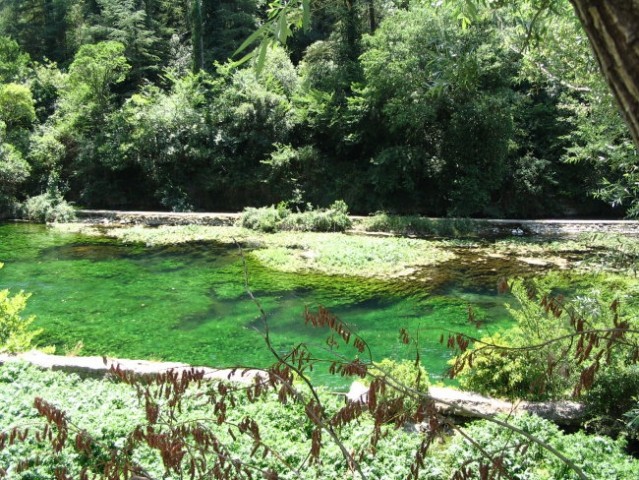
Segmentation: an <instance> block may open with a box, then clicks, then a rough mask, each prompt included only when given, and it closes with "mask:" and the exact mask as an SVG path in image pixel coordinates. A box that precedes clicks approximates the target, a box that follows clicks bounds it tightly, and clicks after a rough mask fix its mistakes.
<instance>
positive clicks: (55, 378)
mask: <svg viewBox="0 0 639 480" xmlns="http://www.w3.org/2000/svg"><path fill="white" fill-rule="evenodd" d="M209 388H210V387H209V386H207V385H201V386H199V387H198V386H191V387H189V388H188V389H187V390H186V391H185V394H184V395H183V396H182V398H183V405H182V409H180V410H179V411H178V410H175V416H174V417H173V418H170V417H169V416H167V413H168V412H169V411H171V408H170V406H169V404H167V403H165V402H163V401H161V400H160V401H159V403H158V405H159V411H158V417H157V418H158V421H154V419H153V415H151V414H150V413H149V409H148V406H147V407H145V403H144V401H140V400H139V399H138V398H137V397H136V395H135V392H134V390H133V388H131V387H129V386H127V385H125V384H122V383H113V382H112V381H97V380H80V379H79V378H78V377H76V376H75V375H65V374H62V373H59V372H44V371H39V370H37V369H35V368H34V367H30V366H27V365H25V364H18V363H11V364H6V365H4V366H0V400H1V401H0V432H3V433H5V432H9V431H10V430H11V429H12V428H13V427H20V428H24V427H27V426H28V427H29V428H30V431H31V434H30V435H27V438H25V439H24V440H23V441H16V442H12V444H11V445H9V442H6V443H5V447H4V449H0V469H2V470H4V471H5V472H6V474H7V475H6V478H8V479H10V480H14V479H25V478H32V479H45V478H53V477H54V476H55V475H56V474H55V472H56V470H59V469H60V468H65V469H66V470H67V471H68V472H69V474H70V477H71V478H78V476H79V472H80V470H81V469H82V468H85V467H86V468H87V469H88V471H89V472H90V473H94V474H98V475H99V472H100V469H101V468H103V467H104V463H105V461H108V460H109V458H110V455H111V454H112V453H113V452H120V453H121V452H123V451H124V450H123V449H124V446H125V445H126V443H127V438H128V437H129V435H130V434H131V433H132V432H133V431H135V430H136V428H137V427H141V428H142V429H143V431H144V430H145V429H146V427H147V426H148V425H149V424H153V425H154V429H155V431H156V432H158V433H160V432H165V433H166V432H167V431H169V429H170V428H172V427H177V426H180V425H184V426H187V425H198V426H200V427H201V428H202V429H206V431H207V432H208V433H209V434H213V435H215V436H216V438H217V439H218V440H219V444H217V445H223V448H225V449H228V450H227V455H228V460H229V461H240V462H246V463H249V464H251V465H252V466H253V467H255V468H257V469H259V470H264V469H267V468H268V469H271V470H273V471H274V472H276V473H277V475H278V478H281V479H293V478H295V479H298V478H299V479H302V480H305V479H308V480H310V479H347V478H359V476H358V475H356V474H355V475H354V474H353V473H352V471H350V469H349V468H348V466H347V465H346V462H345V461H344V459H343V457H342V455H341V453H340V451H339V449H338V448H337V446H336V445H335V444H334V443H333V442H331V441H330V439H329V438H328V436H325V437H324V438H323V442H322V449H321V451H320V454H319V459H318V460H319V461H318V462H314V463H309V462H308V454H309V451H310V448H311V443H312V440H311V438H312V432H313V430H314V426H313V424H312V423H311V422H310V421H309V420H308V418H307V417H306V416H305V415H304V407H303V405H300V404H297V403H295V402H293V401H290V402H289V403H288V404H286V405H283V404H282V403H281V402H280V401H278V400H277V395H276V394H275V393H272V394H267V395H265V396H264V397H263V398H262V399H260V400H258V401H255V402H251V401H249V400H248V398H247V395H245V394H244V393H238V394H237V396H236V401H235V405H234V406H233V407H232V408H228V410H226V418H225V421H224V422H222V424H220V425H218V422H217V421H216V419H217V418H218V414H219V411H216V407H215V405H214V404H213V403H214V402H212V401H211V399H210V397H209V393H210V391H209ZM150 389H151V391H153V389H154V387H153V386H151V387H150ZM218 390H219V389H218ZM302 394H303V395H306V394H305V393H304V391H303V390H302ZM319 394H320V398H321V400H322V402H323V403H324V405H325V407H326V409H327V413H328V414H329V415H330V414H332V413H335V412H337V410H338V409H339V408H341V406H342V405H343V404H342V400H341V399H340V398H338V397H336V396H334V395H331V394H330V393H328V392H326V391H320V392H319ZM36 396H37V397H41V398H42V399H44V400H45V401H47V402H48V403H49V404H51V405H53V406H55V408H57V409H60V410H61V411H64V412H65V415H66V420H67V421H68V422H69V425H70V427H69V430H68V434H69V437H68V438H69V441H66V442H64V447H63V448H61V449H60V451H59V452H57V453H55V452H53V451H52V447H51V446H50V445H48V442H47V441H43V440H42V439H37V438H35V435H34V432H35V431H37V430H38V429H41V428H42V427H43V425H44V420H43V419H42V417H41V416H40V415H39V414H38V412H37V411H36V409H35V408H34V407H33V404H34V399H35V397H36ZM150 416H151V419H149V418H150ZM246 418H250V419H252V420H254V421H255V424H256V425H258V426H259V431H260V441H261V444H262V445H263V447H260V449H259V454H258V455H255V452H254V451H253V449H254V446H255V445H254V442H253V439H252V438H251V433H250V431H246V433H245V434H242V433H239V431H238V429H236V428H234V427H232V426H231V425H238V424H240V423H241V422H242V421H243V420H244V419H246ZM510 421H511V422H513V423H514V424H515V425H516V426H517V427H519V428H522V429H523V430H525V431H526V432H528V433H530V434H532V435H535V436H538V437H539V438H542V439H543V440H544V441H545V442H548V444H550V445H552V446H553V447H554V448H556V449H558V450H559V451H561V452H563V453H564V455H566V456H567V457H568V458H570V459H571V460H572V461H574V462H575V464H576V465H578V466H579V467H580V468H582V469H583V470H584V471H585V473H586V474H587V475H588V478H591V479H608V478H616V479H619V480H625V479H628V480H630V479H635V478H637V476H638V475H639V462H637V461H636V460H633V459H632V458H630V457H629V456H627V455H625V454H624V453H623V446H624V444H623V441H621V440H620V441H613V440H610V439H607V438H604V437H600V436H587V435H585V434H583V433H577V434H573V435H566V434H564V433H562V432H560V431H559V430H558V429H557V428H556V427H555V426H553V425H552V424H551V423H549V422H547V421H544V420H541V419H539V418H537V417H533V416H522V417H518V418H511V419H510ZM164 422H166V423H164ZM372 427H373V420H372V418H370V416H369V415H368V414H367V413H364V414H363V415H362V417H360V419H359V421H357V422H356V423H349V424H347V425H345V426H344V427H342V428H341V429H339V430H338V432H339V436H340V437H341V439H342V441H343V443H344V445H345V447H346V448H347V449H348V450H349V451H351V452H352V453H353V454H355V455H356V456H357V458H358V459H359V460H360V462H361V469H362V471H363V472H364V474H365V475H366V476H367V478H370V479H387V480H394V479H400V478H406V477H407V475H408V473H409V468H410V465H411V461H412V458H413V455H414V453H415V449H416V448H417V446H418V444H419V442H420V441H421V440H422V439H423V436H422V434H419V433H415V431H414V430H413V431H411V430H410V429H395V428H394V427H392V426H391V425H389V426H388V427H384V431H386V435H385V436H383V437H382V438H381V440H380V442H379V444H378V445H377V448H376V449H375V454H373V450H372V449H371V448H370V444H369V442H370V435H371V431H372ZM51 428H52V431H53V433H54V437H55V436H56V434H57V429H56V427H51ZM230 431H235V433H234V434H232V433H230ZM80 432H82V434H83V438H85V439H86V438H91V439H92V443H91V445H92V446H91V449H90V450H89V451H87V450H82V448H78V447H77V446H78V442H76V441H75V440H74V439H75V438H76V435H77V434H78V433H80ZM466 433H467V434H468V435H469V437H470V438H472V439H473V441H474V442H476V443H475V445H474V446H473V445H471V444H470V443H469V442H468V441H467V440H466V439H465V438H464V437H462V436H461V435H458V434H453V435H451V434H447V435H445V436H444V437H443V438H442V439H441V441H440V442H435V444H434V445H433V447H432V448H431V451H430V453H429V454H428V455H427V457H426V459H425V462H424V467H423V468H422V471H421V473H420V475H419V478H421V479H424V480H440V479H446V478H452V476H453V474H454V472H455V471H456V470H457V469H459V468H469V469H472V470H474V469H477V468H478V467H479V464H480V462H482V461H483V460H482V456H481V453H480V451H479V449H482V450H484V451H489V452H493V451H495V450H496V449H498V450H499V451H500V455H503V458H502V460H503V465H504V468H505V469H506V470H507V471H509V472H510V474H515V470H514V469H516V476H517V478H528V479H547V478H562V479H572V478H577V477H576V476H575V474H574V472H572V471H571V470H570V469H569V468H568V467H567V466H566V465H565V464H564V463H562V462H561V461H559V460H558V459H557V458H556V457H554V456H552V455H551V454H549V453H548V452H547V451H546V450H544V449H542V448H540V447H537V446H531V447H530V448H528V449H521V448H519V445H520V443H521V442H522V438H520V437H518V436H517V435H515V434H513V433H512V432H511V431H509V430H504V429H502V428H499V427H497V426H495V425H491V424H489V423H486V422H477V423H474V424H472V425H470V426H468V427H467V428H466ZM182 438H183V439H184V440H185V442H186V443H185V444H184V445H181V446H179V447H178V446H177V444H176V448H178V449H183V451H185V452H186V454H185V456H184V457H183V458H182V463H181V465H182V466H183V467H184V468H188V465H189V462H190V459H191V458H192V456H195V457H198V458H202V459H205V460H207V462H208V463H207V464H208V465H209V466H212V465H213V461H212V460H213V455H212V454H211V451H212V450H213V448H202V449H198V448H195V447H194V445H195V443H196V439H195V438H194V437H191V436H188V435H185V436H184V437H182ZM74 445H75V446H74ZM80 446H81V444H80ZM156 447H157V446H156ZM264 447H268V448H269V453H268V454H266V455H264V456H263V455H262V451H263V448H264ZM216 448H217V447H216ZM128 452H129V454H130V458H131V459H132V460H133V461H134V462H135V463H137V464H138V465H140V466H141V467H143V469H144V471H146V472H148V473H149V474H150V476H151V477H152V478H166V479H174V478H181V477H180V475H178V474H176V473H175V471H173V472H167V473H165V472H164V468H163V465H162V458H161V456H160V454H159V452H158V448H151V447H149V446H148V445H146V444H145V442H139V443H135V446H134V447H132V448H130V449H129V450H128ZM207 452H208V453H207ZM18 464H21V466H20V467H18ZM177 464H178V465H180V462H177ZM21 469H22V470H23V471H20V470H21ZM2 470H0V471H2ZM259 470H254V471H253V474H254V475H255V474H257V475H259ZM195 478H198V479H203V478H210V477H207V476H206V475H198V476H196V477H195ZM234 478H238V479H240V478H245V476H244V475H237V476H235V477H234Z"/></svg>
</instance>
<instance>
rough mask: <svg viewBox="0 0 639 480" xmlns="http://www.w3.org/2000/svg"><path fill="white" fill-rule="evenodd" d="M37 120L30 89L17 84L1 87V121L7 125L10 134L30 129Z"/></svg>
mask: <svg viewBox="0 0 639 480" xmlns="http://www.w3.org/2000/svg"><path fill="white" fill-rule="evenodd" d="M35 119H36V116H35V109H34V105H33V96H32V95H31V90H30V89H29V87H26V86H24V85H18V84H15V83H7V84H5V85H0V121H2V122H4V123H5V125H6V127H7V131H8V132H11V131H12V130H15V129H29V128H30V127H31V125H32V124H33V122H34V120H35Z"/></svg>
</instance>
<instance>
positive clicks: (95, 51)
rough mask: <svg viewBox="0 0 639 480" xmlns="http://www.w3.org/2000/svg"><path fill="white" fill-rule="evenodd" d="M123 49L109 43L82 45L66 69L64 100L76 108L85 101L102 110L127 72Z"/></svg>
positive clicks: (115, 43) (119, 44) (123, 47)
mask: <svg viewBox="0 0 639 480" xmlns="http://www.w3.org/2000/svg"><path fill="white" fill-rule="evenodd" d="M124 51H125V46H124V45H123V44H122V43H120V42H115V41H108V42H100V43H97V44H94V45H83V46H82V47H81V48H80V50H78V53H76V55H75V57H74V59H73V63H71V65H70V66H69V78H68V82H67V87H66V90H65V97H64V98H65V100H66V101H68V102H70V103H71V104H72V105H74V106H75V107H77V108H81V107H83V106H84V108H86V105H84V104H85V103H86V102H89V103H95V104H96V105H97V106H98V107H100V108H101V109H104V108H105V107H106V106H107V104H108V102H109V100H110V98H111V95H112V93H111V87H112V86H114V85H116V84H118V83H121V82H123V81H124V79H125V78H126V74H127V72H128V71H129V69H130V66H129V64H128V63H127V59H126V57H125V56H124Z"/></svg>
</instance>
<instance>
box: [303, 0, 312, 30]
mask: <svg viewBox="0 0 639 480" xmlns="http://www.w3.org/2000/svg"><path fill="white" fill-rule="evenodd" d="M302 27H303V28H304V31H305V32H308V31H309V30H310V29H311V0H302Z"/></svg>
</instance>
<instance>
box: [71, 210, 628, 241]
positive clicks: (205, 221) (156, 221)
mask: <svg viewBox="0 0 639 480" xmlns="http://www.w3.org/2000/svg"><path fill="white" fill-rule="evenodd" d="M76 215H77V218H78V220H79V221H81V222H85V223H90V224H102V225H146V226H160V225H207V226H232V225H234V224H235V222H237V220H238V219H239V218H240V216H241V213H198V212H145V211H119V210H77V211H76ZM350 218H351V220H352V222H353V231H355V232H363V231H367V223H369V222H370V220H371V219H373V218H374V217H370V216H368V217H366V216H354V215H353V216H350ZM398 218H401V217H398ZM421 218H423V219H424V220H426V221H430V222H432V223H433V224H436V223H437V222H445V221H450V219H439V218H426V217H421ZM469 221H470V222H472V223H473V226H474V228H475V233H476V234H477V235H479V236H485V235H507V236H508V235H512V234H513V231H515V232H518V230H517V229H520V230H521V234H522V235H541V236H557V235H578V234H581V233H615V234H624V235H639V221H636V220H561V219H560V220H557V219H539V220H528V219H469ZM391 233H392V232H391Z"/></svg>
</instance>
